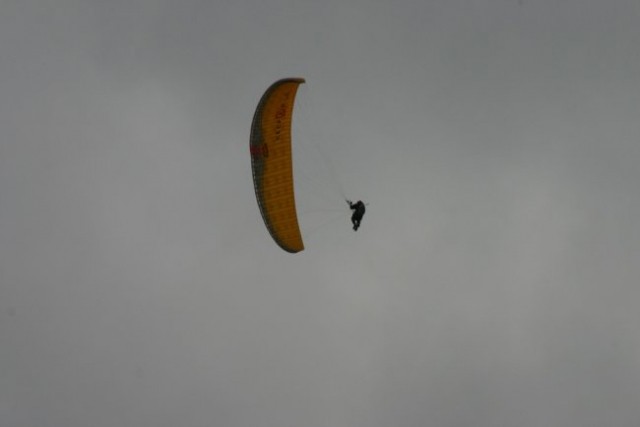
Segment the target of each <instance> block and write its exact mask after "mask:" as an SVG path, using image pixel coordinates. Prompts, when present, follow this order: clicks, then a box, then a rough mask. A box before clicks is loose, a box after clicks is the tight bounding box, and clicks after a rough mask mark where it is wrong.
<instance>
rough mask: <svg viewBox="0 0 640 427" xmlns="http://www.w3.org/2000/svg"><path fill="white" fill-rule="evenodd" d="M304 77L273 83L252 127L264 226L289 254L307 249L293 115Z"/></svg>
mask: <svg viewBox="0 0 640 427" xmlns="http://www.w3.org/2000/svg"><path fill="white" fill-rule="evenodd" d="M302 83H304V79H301V78H286V79H282V80H278V81H277V82H275V83H274V84H272V85H271V86H270V87H269V88H268V89H267V91H266V92H265V93H264V95H262V98H261V99H260V102H259V103H258V107H257V108H256V111H255V114H254V116H253V122H252V124H251V137H250V152H251V169H252V171H253V185H254V188H255V192H256V199H257V201H258V206H259V207H260V213H261V214H262V219H263V220H264V224H265V226H266V227H267V230H269V234H271V237H273V240H275V242H276V243H277V244H278V246H280V247H281V248H282V249H284V250H285V251H287V252H291V253H295V252H300V251H302V250H303V249H304V243H303V242H302V235H301V233H300V227H299V225H298V216H297V213H296V204H295V197H294V190H293V160H292V154H291V116H292V113H293V105H294V100H295V96H296V92H297V90H298V86H299V85H300V84H302Z"/></svg>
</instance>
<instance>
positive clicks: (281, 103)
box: [249, 78, 365, 253]
mask: <svg viewBox="0 0 640 427" xmlns="http://www.w3.org/2000/svg"><path fill="white" fill-rule="evenodd" d="M304 82H305V80H304V79H302V78H285V79H282V80H278V81H276V82H275V83H273V84H272V85H271V86H269V88H268V89H267V90H266V92H265V93H264V94H263V95H262V98H260V102H259V103H258V106H257V107H256V110H255V113H254V116H253V121H252V123H251V136H250V143H249V151H250V153H251V170H252V173H253V185H254V189H255V193H256V200H257V202H258V207H259V208H260V213H261V215H262V219H263V220H264V224H265V226H266V227H267V230H268V231H269V234H270V235H271V237H272V238H273V240H274V241H275V242H276V244H278V246H280V247H281V248H282V249H284V250H285V251H287V252H291V253H296V252H300V251H302V250H304V243H303V242H302V234H301V232H300V226H299V222H298V215H297V212H296V202H295V196H294V186H293V183H294V180H293V156H292V148H291V120H292V115H293V108H294V101H295V97H296V93H297V91H298V87H299V86H300V85H301V84H302V83H304ZM347 202H348V203H349V207H350V208H351V209H352V210H354V213H353V215H352V216H351V222H352V223H353V229H354V230H358V228H359V227H360V221H361V220H362V216H363V215H364V212H365V204H364V203H362V201H358V202H357V203H353V204H352V203H351V202H350V201H348V200H347Z"/></svg>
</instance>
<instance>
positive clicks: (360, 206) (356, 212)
mask: <svg viewBox="0 0 640 427" xmlns="http://www.w3.org/2000/svg"><path fill="white" fill-rule="evenodd" d="M347 203H349V207H350V208H351V210H352V211H353V215H351V222H352V223H353V231H358V227H360V221H362V217H363V216H364V211H365V207H364V203H362V200H358V201H357V202H355V203H352V202H351V200H347Z"/></svg>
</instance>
